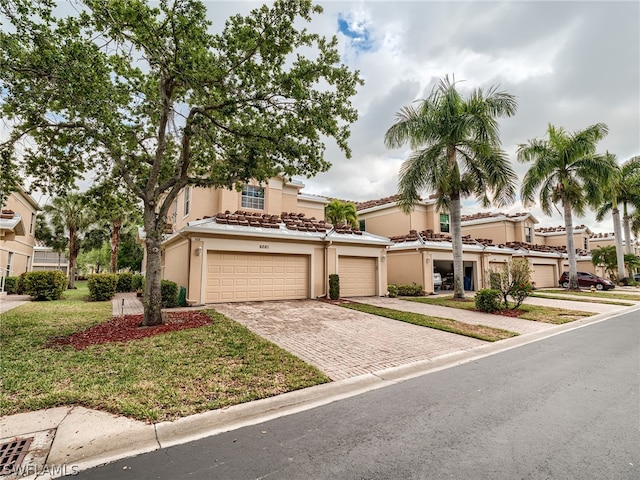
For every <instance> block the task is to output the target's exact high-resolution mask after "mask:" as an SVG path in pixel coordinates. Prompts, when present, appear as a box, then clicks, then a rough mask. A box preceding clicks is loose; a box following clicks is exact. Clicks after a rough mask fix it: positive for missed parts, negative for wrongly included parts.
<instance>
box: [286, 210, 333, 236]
mask: <svg viewBox="0 0 640 480" xmlns="http://www.w3.org/2000/svg"><path fill="white" fill-rule="evenodd" d="M281 216H282V221H283V222H284V224H285V226H286V227H287V229H289V230H297V231H299V232H326V231H328V230H331V227H332V226H331V224H329V223H327V222H325V221H324V220H316V219H315V218H314V217H311V218H307V217H306V216H305V214H304V213H287V212H282V215H281ZM336 231H337V228H336Z"/></svg>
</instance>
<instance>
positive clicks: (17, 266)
mask: <svg viewBox="0 0 640 480" xmlns="http://www.w3.org/2000/svg"><path fill="white" fill-rule="evenodd" d="M39 210H40V206H39V205H38V204H37V203H36V201H35V200H34V199H33V198H31V196H30V195H28V194H27V193H26V192H25V191H24V190H22V189H19V190H18V191H16V192H13V193H11V194H10V195H9V197H8V198H7V200H6V201H5V203H4V204H3V205H2V209H1V211H0V292H3V291H4V279H5V277H14V276H18V275H20V274H22V273H24V272H30V271H31V268H32V262H33V247H34V244H35V237H34V234H35V224H36V215H37V213H38V211H39Z"/></svg>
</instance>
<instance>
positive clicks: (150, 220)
mask: <svg viewBox="0 0 640 480" xmlns="http://www.w3.org/2000/svg"><path fill="white" fill-rule="evenodd" d="M145 203H146V202H145ZM164 227H165V222H162V221H160V219H158V218H157V216H156V212H155V209H154V207H153V205H146V204H145V208H144V228H145V231H146V249H147V265H146V273H145V284H144V301H143V305H144V318H143V320H142V325H144V326H152V325H161V324H162V315H161V311H162V291H161V281H162V233H163V232H164Z"/></svg>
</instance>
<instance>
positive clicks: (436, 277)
mask: <svg viewBox="0 0 640 480" xmlns="http://www.w3.org/2000/svg"><path fill="white" fill-rule="evenodd" d="M441 287H442V275H440V274H439V273H438V272H433V289H434V290H440V288H441Z"/></svg>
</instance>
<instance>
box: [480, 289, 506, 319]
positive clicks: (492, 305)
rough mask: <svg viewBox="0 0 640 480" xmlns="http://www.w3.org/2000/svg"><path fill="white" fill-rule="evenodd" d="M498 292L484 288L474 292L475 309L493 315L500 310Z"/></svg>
mask: <svg viewBox="0 0 640 480" xmlns="http://www.w3.org/2000/svg"><path fill="white" fill-rule="evenodd" d="M501 298H502V293H500V290H495V289H490V288H485V289H482V290H478V291H477V292H476V298H475V304H476V308H477V309H478V310H480V311H481V312H488V313H493V312H497V311H499V310H502V301H501Z"/></svg>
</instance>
